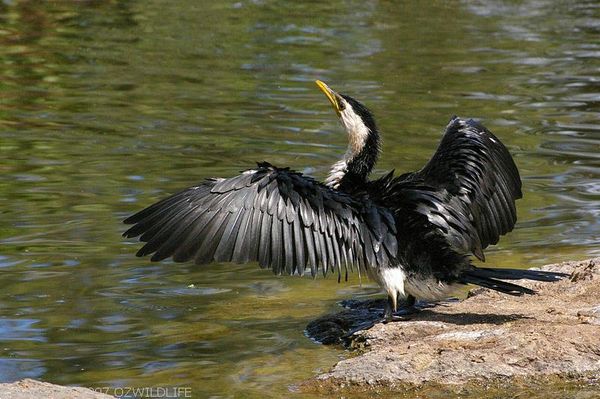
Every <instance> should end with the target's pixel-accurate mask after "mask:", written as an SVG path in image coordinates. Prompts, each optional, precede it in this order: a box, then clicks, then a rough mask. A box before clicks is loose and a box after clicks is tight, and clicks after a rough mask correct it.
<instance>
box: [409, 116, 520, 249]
mask: <svg viewBox="0 0 600 399" xmlns="http://www.w3.org/2000/svg"><path fill="white" fill-rule="evenodd" d="M417 174H418V175H419V177H421V178H422V179H423V180H424V181H425V182H426V183H427V184H429V185H432V186H434V187H438V188H445V189H446V190H447V191H448V192H449V193H450V194H451V195H452V196H453V197H455V198H457V199H458V200H459V201H460V202H462V204H463V205H464V208H465V209H466V210H468V214H467V216H468V217H469V219H470V220H471V222H472V224H473V227H474V228H475V230H476V231H477V235H478V237H479V240H480V241H481V248H482V249H483V248H486V247H487V246H488V245H490V244H496V243H497V242H498V239H499V238H500V236H501V235H504V234H506V233H508V232H509V231H511V230H512V229H513V227H514V225H515V222H516V221H517V211H516V207H515V201H516V200H517V199H519V198H521V197H522V193H521V179H520V177H519V171H518V170H517V166H516V165H515V162H514V161H513V159H512V157H511V155H510V153H509V152H508V150H507V149H506V147H505V146H504V145H503V144H502V142H500V140H499V139H498V138H497V137H496V136H494V135H493V134H492V133H491V132H490V131H489V130H487V129H486V128H485V127H484V126H482V125H481V124H479V123H477V122H475V121H474V120H472V119H469V120H467V121H464V120H462V119H460V118H457V117H454V118H452V120H451V121H450V123H449V124H448V126H447V127H446V132H445V134H444V137H443V138H442V141H441V142H440V145H439V147H438V149H437V151H436V152H435V154H434V155H433V157H432V158H431V160H430V161H429V162H428V163H427V165H425V167H424V168H423V169H422V170H420V171H419V172H417Z"/></svg>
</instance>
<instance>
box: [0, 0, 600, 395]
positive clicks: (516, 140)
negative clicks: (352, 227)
mask: <svg viewBox="0 0 600 399" xmlns="http://www.w3.org/2000/svg"><path fill="white" fill-rule="evenodd" d="M599 34H600V8H599V6H598V3H597V2H595V1H588V2H585V1H580V2H554V1H523V2H514V3H512V2H491V1H490V2H486V1H480V2H464V3H463V2H452V3H447V2H439V3H438V2H408V4H402V5H398V4H397V3H396V2H386V1H380V2H377V1H366V2H365V1H328V2H312V3H307V4H296V2H275V1H268V0H265V1H262V0H255V1H248V0H242V1H227V2H213V1H205V2H198V1H191V0H189V1H178V2H159V1H156V0H152V1H151V0H146V1H108V0H107V1H101V0H98V1H81V2H71V1H58V2H35V1H17V0H1V1H0V203H1V207H0V218H1V224H0V245H1V247H0V273H1V274H0V292H1V293H0V380H2V381H13V380H17V379H20V378H24V377H33V378H39V379H43V380H47V381H52V382H55V383H61V384H76V385H84V386H91V387H127V386H136V387H141V386H163V387H174V386H179V387H191V388H192V390H193V393H194V396H197V397H204V396H209V395H213V396H214V397H233V396H241V395H244V397H280V396H281V395H283V394H288V393H289V395H291V396H292V397H293V396H299V394H298V393H296V391H295V388H294V384H296V383H298V382H300V381H302V380H304V379H307V378H310V377H311V376H313V375H315V374H317V373H319V372H321V371H325V370H327V369H328V367H330V366H331V365H332V364H334V363H335V362H336V361H337V360H338V359H340V358H344V357H346V356H348V355H349V354H348V353H347V352H345V351H343V350H341V349H339V348H332V347H324V346H321V345H317V344H315V343H313V342H311V341H310V340H309V339H308V338H306V337H305V336H304V335H303V329H304V327H305V325H306V324H307V323H308V322H309V321H310V320H312V319H314V318H315V317H317V316H319V315H322V314H325V313H327V312H334V311H336V309H338V305H337V302H339V301H340V300H342V299H344V298H349V297H367V296H371V295H374V294H376V293H377V289H376V287H375V286H374V285H373V284H372V283H370V282H368V281H363V282H362V285H361V284H360V281H359V280H358V278H357V277H353V278H352V279H351V281H349V282H348V283H345V284H344V283H342V284H338V283H337V279H335V278H328V279H322V278H320V279H317V280H314V281H313V280H311V279H310V278H305V279H302V278H289V277H274V276H272V275H271V274H270V273H269V272H268V271H262V270H260V269H259V268H258V267H257V266H256V265H244V266H239V265H229V264H215V265H211V266H208V267H197V266H193V265H190V264H173V263H172V262H168V261H167V262H162V263H159V264H151V263H150V262H149V260H148V259H139V258H135V257H134V255H133V254H134V253H135V251H136V249H137V248H139V245H138V244H137V243H136V242H135V241H134V240H129V241H128V240H124V239H122V238H121V236H120V234H121V233H122V232H123V231H124V229H125V226H123V225H122V224H121V220H122V219H123V218H124V217H126V216H127V215H129V214H131V213H132V212H134V211H136V210H139V209H141V208H142V207H144V206H147V205H148V204H150V203H152V202H153V201H155V200H157V199H159V198H161V197H163V196H165V195H167V194H169V193H172V192H174V191H176V190H178V189H180V188H183V187H186V186H188V185H191V184H194V183H196V182H198V181H201V180H202V179H203V178H205V177H210V176H229V175H233V174H235V173H237V172H238V171H240V170H243V169H245V168H248V167H252V166H253V163H254V162H255V161H261V160H268V161H270V162H272V163H274V164H276V165H285V166H291V167H293V168H295V169H297V170H300V171H303V172H306V173H309V174H312V175H314V176H316V177H319V178H322V177H323V176H324V174H325V173H326V172H327V170H328V168H329V166H330V165H331V164H332V163H333V162H334V161H335V160H336V159H337V158H338V157H339V156H340V154H341V153H342V152H343V151H344V147H345V137H344V135H343V134H342V132H341V130H340V128H339V126H338V125H337V121H336V120H335V119H336V118H335V115H334V114H333V112H332V111H331V108H330V106H329V104H328V102H327V100H326V98H325V97H324V96H323V95H322V94H321V93H320V92H319V91H318V90H317V89H316V87H315V86H314V83H313V81H314V80H315V79H317V78H318V79H322V80H324V81H325V82H327V83H329V84H331V86H332V87H333V88H335V89H338V90H340V91H341V92H345V93H348V94H350V95H353V96H355V97H357V98H358V99H360V100H362V101H364V102H365V103H366V104H368V105H369V106H370V107H371V109H372V110H373V111H374V112H375V114H376V116H377V118H378V121H379V125H380V127H381V130H382V133H383V135H384V155H383V157H382V159H381V162H380V163H379V165H378V171H377V172H378V173H379V172H382V171H385V170H388V169H391V168H396V170H398V171H405V170H414V169H418V168H419V167H421V166H422V165H423V164H424V163H425V162H426V161H427V159H428V158H429V157H430V155H431V154H432V152H433V150H434V149H435V146H436V145H437V143H438V141H439V138H440V135H441V132H442V129H443V127H444V126H445V124H446V123H447V121H448V120H449V118H450V117H451V116H452V115H453V114H459V115H461V116H474V117H478V118H480V119H481V120H482V121H483V123H484V124H485V125H486V126H487V127H488V128H490V129H491V130H492V131H493V132H495V133H496V135H498V136H499V137H500V138H501V139H502V140H503V142H504V143H505V144H506V145H507V146H508V147H509V149H510V151H511V152H512V153H513V154H514V156H515V159H516V162H517V164H518V166H519V168H520V170H521V173H522V176H523V183H524V195H525V197H524V199H523V200H520V201H519V202H518V210H519V222H518V224H517V226H516V229H515V231H514V232H513V233H511V234H510V235H508V236H507V237H504V238H503V239H502V240H501V242H500V244H499V245H498V246H495V247H492V248H489V249H488V251H487V254H488V262H487V263H488V264H490V265H502V266H511V267H531V266H539V265H541V264H544V263H549V262H557V261H562V260H567V259H573V258H576V259H582V258H586V257H591V256H597V255H600V245H599V239H600V221H599V220H600V183H599V180H598V179H599V177H600V125H599V124H598V122H599V120H600V118H599V117H600V62H599V58H600V42H599V41H598V37H600V36H599Z"/></svg>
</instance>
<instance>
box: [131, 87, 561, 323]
mask: <svg viewBox="0 0 600 399" xmlns="http://www.w3.org/2000/svg"><path fill="white" fill-rule="evenodd" d="M316 83H317V85H318V86H319V88H320V89H321V90H322V91H323V93H325V95H326V96H327V98H328V99H329V101H330V102H331V104H332V106H333V109H334V111H335V112H336V114H337V116H338V117H339V120H340V122H341V124H342V126H343V127H344V129H345V130H346V133H347V134H348V139H349V145H348V149H347V151H346V153H345V154H344V156H343V158H342V159H341V160H340V161H339V162H337V163H335V164H334V165H333V167H332V169H331V173H330V174H329V177H327V179H326V180H325V182H324V183H321V182H318V181H316V180H314V179H312V178H311V177H308V176H305V175H303V174H301V173H298V172H295V171H292V170H290V169H289V168H278V167H276V166H273V165H271V164H269V163H267V162H261V163H258V165H257V167H256V168H255V169H250V170H247V171H245V172H243V173H242V174H240V175H238V176H235V177H231V178H210V179H207V180H205V181H204V182H202V183H200V184H198V185H197V186H194V187H190V188H188V189H185V190H183V191H181V192H178V193H176V194H173V195H172V196H170V197H168V198H165V199H163V200H162V201H159V202H157V203H155V204H154V205H151V206H149V207H148V208H146V209H144V210H142V211H140V212H138V213H136V214H135V215H133V216H131V217H129V218H127V219H126V220H125V223H128V224H133V226H132V227H131V228H130V229H129V230H127V231H126V232H125V233H124V236H125V237H136V236H140V235H141V237H140V240H141V241H144V242H146V244H145V245H144V246H143V247H142V248H141V249H140V250H139V251H138V252H137V256H144V255H148V254H153V256H152V258H151V260H152V261H160V260H163V259H166V258H168V257H172V258H173V260H174V261H175V262H185V261H189V260H193V261H194V262H195V263H196V264H204V263H209V262H236V263H245V262H251V261H258V263H259V265H260V266H261V267H263V268H271V269H272V270H273V272H274V273H276V274H283V273H285V274H290V275H294V274H296V275H303V274H304V273H305V272H306V271H307V270H310V273H312V274H313V276H314V275H315V274H316V273H317V272H318V269H321V271H322V272H323V274H324V275H325V274H327V272H328V271H337V273H338V280H339V279H340V278H341V275H342V273H344V274H345V275H346V278H347V275H348V270H352V269H353V268H354V267H356V268H357V269H358V271H359V272H360V271H364V272H366V273H367V274H368V275H369V277H370V278H372V279H373V280H375V281H376V282H377V283H378V284H379V285H380V286H381V287H382V289H383V290H384V291H385V292H386V293H387V295H388V306H387V308H386V312H385V318H386V319H388V320H389V319H391V318H392V316H393V312H395V311H396V308H397V300H398V299H402V298H406V299H407V302H408V303H409V305H411V304H414V301H415V298H418V299H425V300H436V299H442V298H445V297H447V295H448V294H449V293H450V292H451V291H452V290H453V289H455V288H456V287H457V286H459V285H464V284H476V285H480V286H483V287H487V288H491V289H494V290H497V291H500V292H503V293H506V294H510V295H522V294H533V293H534V291H532V290H531V289H528V288H525V287H522V286H519V285H516V284H513V283H509V282H506V281H501V280H515V279H530V280H538V281H555V280H558V279H560V278H561V277H563V276H564V275H562V274H560V273H551V272H541V271H531V270H514V269H499V268H481V267H475V266H474V265H473V264H472V263H471V260H470V255H474V256H475V257H477V258H478V259H480V260H482V261H484V260H485V258H484V255H483V250H484V249H485V248H486V247H487V246H488V245H490V244H496V243H497V242H498V239H499V237H500V236H501V235H504V234H506V233H508V232H509V231H511V230H512V229H513V227H514V225H515V222H516V220H517V214H516V208H515V200H517V199H519V198H521V196H522V194H521V180H520V178H519V172H518V170H517V167H516V166H515V163H514V161H513V159H512V157H511V156H510V154H509V152H508V150H507V149H506V147H504V145H503V144H502V143H501V142H500V140H498V138H497V137H496V136H494V135H493V134H492V133H491V132H490V131H489V130H487V129H486V128H485V127H484V126H482V125H481V124H479V123H477V122H475V121H473V120H471V119H469V120H463V119H460V118H458V117H453V118H452V119H451V120H450V123H449V124H448V126H447V127H446V131H445V133H444V136H443V137H442V140H441V143H440V144H439V147H438V149H437V151H436V152H435V154H434V155H433V157H432V158H431V159H430V160H429V162H428V163H427V164H426V165H425V166H424V167H423V168H422V169H421V170H419V171H417V172H410V173H405V174H403V175H400V176H397V177H394V176H393V171H392V172H390V173H388V174H386V175H385V176H383V177H381V178H379V179H377V180H369V174H370V172H371V170H372V169H373V167H374V165H375V163H376V161H377V158H378V156H379V152H380V137H379V131H378V129H377V125H376V124H375V119H374V118H373V115H372V114H371V112H370V111H369V110H368V109H367V108H366V107H365V106H364V105H363V104H362V103H360V102H358V101H357V100H355V99H354V98H352V97H350V96H347V95H343V94H338V93H336V92H335V91H333V90H332V89H330V88H329V87H328V86H327V85H326V84H325V83H323V82H321V81H317V82H316Z"/></svg>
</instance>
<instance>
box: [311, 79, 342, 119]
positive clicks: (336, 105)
mask: <svg viewBox="0 0 600 399" xmlns="http://www.w3.org/2000/svg"><path fill="white" fill-rule="evenodd" d="M315 83H316V84H317V86H319V89H321V91H322V92H323V93H325V95H326V96H327V98H328V99H329V102H331V105H332V106H333V109H334V111H335V113H336V114H337V116H340V115H341V112H342V107H341V105H340V102H339V100H338V99H339V98H340V95H339V94H337V93H336V92H335V91H333V90H331V89H330V88H329V86H327V85H326V84H325V83H323V82H321V81H320V80H316V81H315Z"/></svg>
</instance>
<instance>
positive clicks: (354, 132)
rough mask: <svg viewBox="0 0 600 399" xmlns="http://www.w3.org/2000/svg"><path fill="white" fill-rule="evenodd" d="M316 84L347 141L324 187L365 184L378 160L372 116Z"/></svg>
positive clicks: (339, 95)
mask: <svg viewBox="0 0 600 399" xmlns="http://www.w3.org/2000/svg"><path fill="white" fill-rule="evenodd" d="M316 84H317V86H319V89H321V91H322V92H323V93H324V94H325V95H326V96H327V98H328V99H329V102H331V105H332V106H333V110H334V111H335V113H336V115H337V116H338V118H339V119H340V123H341V124H342V126H343V127H344V129H345V130H346V133H347V134H348V141H349V143H348V151H347V152H346V154H345V155H344V158H343V159H342V160H341V161H339V162H337V163H336V164H335V165H334V166H333V168H332V170H331V174H330V175H329V177H328V178H327V180H326V182H327V184H328V185H330V186H332V187H334V188H339V187H340V185H341V184H342V183H343V182H344V180H345V181H347V182H351V183H358V182H360V181H366V179H367V176H368V175H369V173H370V172H371V170H372V169H373V166H374V165H375V162H377V157H378V156H379V142H380V139H379V131H378V130H377V125H376V124H375V118H374V117H373V114H372V113H371V111H369V109H368V108H367V107H365V106H364V105H363V104H362V103H361V102H359V101H358V100H355V99H354V98H352V97H350V96H347V95H345V94H339V93H337V92H335V91H334V90H332V89H331V88H330V87H329V86H327V85H326V84H325V83H323V82H321V81H320V80H317V81H316Z"/></svg>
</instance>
